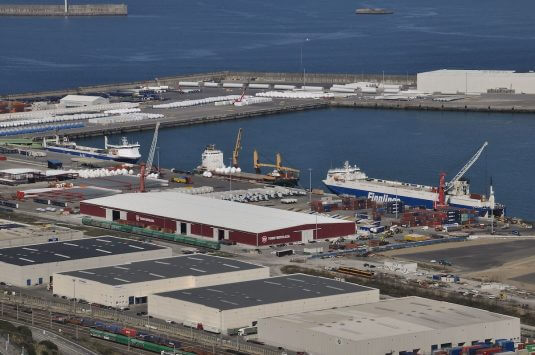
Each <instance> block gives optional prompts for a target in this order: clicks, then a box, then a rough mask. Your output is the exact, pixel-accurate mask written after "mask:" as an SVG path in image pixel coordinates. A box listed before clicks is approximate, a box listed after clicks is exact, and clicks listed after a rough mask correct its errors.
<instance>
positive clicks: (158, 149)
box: [156, 147, 160, 175]
mask: <svg viewBox="0 0 535 355" xmlns="http://www.w3.org/2000/svg"><path fill="white" fill-rule="evenodd" d="M156 153H157V155H158V175H159V174H160V147H156Z"/></svg>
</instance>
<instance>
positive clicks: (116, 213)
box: [111, 210, 121, 221]
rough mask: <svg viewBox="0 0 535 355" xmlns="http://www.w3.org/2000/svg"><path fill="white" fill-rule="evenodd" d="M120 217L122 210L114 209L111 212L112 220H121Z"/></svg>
mask: <svg viewBox="0 0 535 355" xmlns="http://www.w3.org/2000/svg"><path fill="white" fill-rule="evenodd" d="M119 219H121V212H120V211H116V210H113V211H112V212H111V220H112V221H117V220H119Z"/></svg>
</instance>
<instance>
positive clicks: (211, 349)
mask: <svg viewBox="0 0 535 355" xmlns="http://www.w3.org/2000/svg"><path fill="white" fill-rule="evenodd" d="M15 300H18V298H16V299H15ZM0 302H1V307H0V317H1V318H5V319H6V320H17V321H21V322H24V323H25V324H28V325H34V326H39V327H43V328H44V329H47V330H50V331H53V332H54V333H56V334H59V335H67V336H69V337H71V338H72V339H80V338H81V337H87V338H90V335H89V328H87V327H83V326H77V325H74V324H70V323H65V324H60V323H56V322H53V316H54V315H61V316H65V317H67V318H68V317H86V318H91V319H92V320H94V321H100V322H103V323H107V324H119V325H128V327H133V328H136V329H138V331H141V332H148V333H152V334H155V335H160V336H164V335H165V336H169V337H172V338H173V339H176V340H178V341H180V343H181V349H182V350H183V351H190V352H196V353H198V354H229V350H230V351H231V352H232V350H234V353H236V351H237V350H238V349H232V348H234V344H236V342H230V341H225V340H223V346H221V344H218V343H217V342H215V341H214V339H218V337H217V336H216V335H215V334H214V335H212V334H204V333H203V332H198V331H197V330H190V331H191V337H190V338H188V337H186V336H184V334H183V333H182V334H180V333H177V332H176V331H172V329H165V327H166V326H167V327H169V325H168V324H158V323H157V322H155V320H151V324H152V323H153V322H154V324H156V325H157V326H158V328H157V329H146V328H144V327H143V326H141V324H144V323H145V321H143V320H142V319H137V321H138V322H137V324H136V323H134V324H132V323H133V322H132V319H129V318H132V317H124V316H123V318H116V319H114V318H113V316H114V315H115V316H117V314H116V313H115V314H114V313H113V312H111V311H108V310H105V309H95V310H94V312H92V314H91V315H89V314H79V313H78V314H76V315H73V314H72V312H71V310H68V309H63V310H58V309H57V308H58V307H61V306H65V305H64V304H57V305H55V306H56V307H54V305H53V304H49V305H48V306H46V307H43V306H41V307H38V306H35V305H34V306H33V307H31V306H30V304H31V303H29V302H28V300H27V299H26V302H25V303H24V302H23V303H22V304H19V302H13V300H7V302H6V299H3V300H0ZM17 305H19V308H18V311H17ZM43 308H45V309H43ZM110 318H111V319H110ZM92 339H95V338H92ZM95 340H96V339H95ZM209 341H210V342H211V343H207V342H209ZM100 342H101V343H102V344H105V345H107V346H108V347H111V348H114V349H115V350H118V351H120V352H122V353H125V354H154V353H152V352H148V351H145V350H142V349H137V348H136V349H129V350H128V349H127V346H124V345H121V344H116V343H113V342H107V341H100ZM229 348H230V349H229ZM239 350H241V351H243V352H245V353H253V354H266V355H271V354H273V352H272V351H270V349H262V347H261V346H257V345H253V344H248V343H241V344H240V347H239Z"/></svg>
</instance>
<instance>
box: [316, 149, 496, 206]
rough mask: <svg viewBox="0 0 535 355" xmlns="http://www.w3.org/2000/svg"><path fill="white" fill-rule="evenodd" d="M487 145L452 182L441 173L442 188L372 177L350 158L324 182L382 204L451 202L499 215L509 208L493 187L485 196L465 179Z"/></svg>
mask: <svg viewBox="0 0 535 355" xmlns="http://www.w3.org/2000/svg"><path fill="white" fill-rule="evenodd" d="M486 145H487V143H486V142H485V144H484V145H483V146H482V147H481V148H480V149H479V150H478V152H477V153H476V154H475V155H474V156H473V157H472V159H470V161H469V162H468V163H467V164H466V165H465V166H464V167H463V169H462V170H461V171H460V172H459V173H458V174H457V175H456V176H455V177H454V178H453V179H452V180H451V181H450V182H448V183H445V182H444V176H445V175H441V183H440V186H439V187H433V186H426V185H418V184H411V183H405V182H400V181H390V180H383V179H375V178H370V177H368V176H367V175H366V174H365V173H364V172H363V171H362V170H360V168H359V167H357V166H356V165H353V166H351V165H350V164H349V162H347V161H346V162H345V165H344V167H343V168H339V169H330V170H329V171H328V172H327V177H326V178H325V180H323V183H324V184H325V186H327V188H328V189H329V190H331V191H332V192H334V193H335V194H338V195H344V194H345V195H353V196H357V197H366V198H370V199H372V200H373V201H376V202H380V203H385V202H389V201H402V202H403V203H404V204H406V205H409V206H423V207H425V208H428V209H431V208H435V207H436V206H437V205H449V206H454V207H461V208H467V209H472V210H477V211H478V213H479V215H480V216H490V214H491V213H494V215H497V216H499V215H503V214H504V213H505V207H504V206H503V205H501V204H497V203H495V201H494V191H493V188H492V186H491V187H490V194H489V197H488V198H487V197H485V196H484V195H477V194H471V193H470V184H469V182H468V181H466V180H463V179H461V178H462V176H463V175H464V174H465V173H466V171H467V170H468V169H469V168H470V167H471V166H472V164H474V163H475V161H476V160H477V158H479V155H480V154H481V152H482V151H483V149H484V148H485V146H486ZM441 200H442V201H441Z"/></svg>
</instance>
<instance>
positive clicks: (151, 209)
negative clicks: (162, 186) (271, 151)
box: [82, 191, 353, 233]
mask: <svg viewBox="0 0 535 355" xmlns="http://www.w3.org/2000/svg"><path fill="white" fill-rule="evenodd" d="M82 203H86V204H91V205H97V206H101V207H107V208H112V209H118V210H123V211H132V212H138V213H143V214H148V215H152V216H160V217H165V218H170V219H176V220H181V221H188V222H194V223H200V224H205V225H211V226H218V227H221V228H226V229H232V230H239V231H244V232H251V233H263V232H267V231H272V230H278V229H285V228H291V227H295V226H300V225H306V224H308V225H314V224H316V223H318V224H326V223H333V224H334V223H353V222H348V221H344V220H340V219H335V218H330V217H324V216H316V215H310V214H306V213H300V212H292V211H286V210H281V209H277V208H270V207H263V206H255V205H251V204H245V203H239V202H232V201H224V200H219V199H213V198H209V197H203V196H198V195H188V194H183V193H179V192H171V191H166V192H147V193H126V194H120V195H114V196H108V197H100V198H95V199H91V200H85V201H82Z"/></svg>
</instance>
